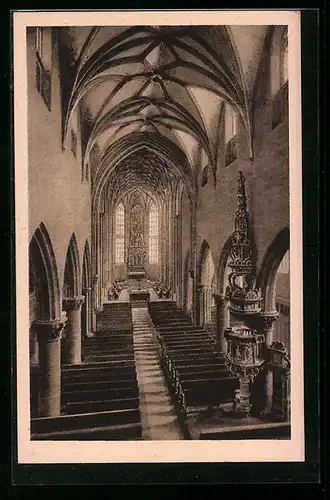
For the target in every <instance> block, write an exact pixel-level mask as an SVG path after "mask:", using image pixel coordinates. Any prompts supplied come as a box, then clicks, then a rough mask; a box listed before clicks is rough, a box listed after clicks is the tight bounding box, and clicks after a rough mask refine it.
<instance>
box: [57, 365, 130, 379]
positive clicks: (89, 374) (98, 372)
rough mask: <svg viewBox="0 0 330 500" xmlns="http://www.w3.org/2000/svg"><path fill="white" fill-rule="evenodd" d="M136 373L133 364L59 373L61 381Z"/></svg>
mask: <svg viewBox="0 0 330 500" xmlns="http://www.w3.org/2000/svg"><path fill="white" fill-rule="evenodd" d="M135 373H136V369H135V366H129V367H118V368H115V369H112V368H100V369H97V368H93V369H89V370H88V369H87V370H76V371H75V370H72V371H70V372H68V371H66V372H62V375H61V380H62V381H63V382H65V381H67V382H69V381H73V380H84V379H89V380H93V379H94V378H97V379H100V380H101V379H104V380H106V379H109V380H112V379H113V377H114V378H117V377H118V376H121V377H125V378H127V377H134V376H135Z"/></svg>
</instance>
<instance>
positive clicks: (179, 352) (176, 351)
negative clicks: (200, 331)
mask: <svg viewBox="0 0 330 500" xmlns="http://www.w3.org/2000/svg"><path fill="white" fill-rule="evenodd" d="M166 351H167V352H168V353H169V354H170V355H171V357H172V356H173V357H174V358H177V357H180V356H181V357H182V356H185V355H186V354H190V355H194V354H202V353H210V354H212V352H213V347H212V346H205V347H203V346H202V345H200V346H199V347H189V346H187V347H180V348H178V347H177V348H175V347H173V348H171V347H168V348H166Z"/></svg>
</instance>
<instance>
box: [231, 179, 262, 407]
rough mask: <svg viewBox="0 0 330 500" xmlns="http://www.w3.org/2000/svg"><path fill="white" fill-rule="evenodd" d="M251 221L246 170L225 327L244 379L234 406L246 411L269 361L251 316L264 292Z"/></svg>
mask: <svg viewBox="0 0 330 500" xmlns="http://www.w3.org/2000/svg"><path fill="white" fill-rule="evenodd" d="M248 221H249V213H248V211H247V206H246V195H245V179H244V177H243V174H242V172H239V178H238V190H237V209H236V217H235V229H234V232H233V234H232V237H231V248H230V259H229V264H228V265H229V267H230V269H231V273H230V274H229V277H228V281H229V284H228V286H227V289H226V299H227V301H228V304H229V310H230V313H231V326H230V327H229V328H226V330H225V337H226V340H227V354H226V358H225V362H226V365H227V366H228V368H229V370H230V371H231V372H232V373H233V374H235V375H236V376H237V377H238V379H239V382H240V389H239V391H237V393H236V400H235V403H234V406H235V408H234V409H235V411H237V412H238V413H240V414H242V415H248V414H249V413H250V410H251V403H250V383H251V382H252V381H253V380H254V378H255V377H256V376H257V375H258V373H259V371H260V368H261V367H262V366H263V364H264V363H265V359H264V350H263V345H264V340H265V338H264V335H263V334H262V333H260V331H258V330H257V329H256V328H254V327H253V326H251V325H253V323H255V322H251V318H255V317H256V316H258V314H259V313H260V310H261V300H262V295H261V292H260V290H258V289H256V288H255V276H254V274H253V266H252V244H251V240H250V234H249V233H250V231H249V222H248Z"/></svg>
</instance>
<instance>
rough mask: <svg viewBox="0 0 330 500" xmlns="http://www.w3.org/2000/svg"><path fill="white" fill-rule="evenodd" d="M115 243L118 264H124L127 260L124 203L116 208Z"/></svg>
mask: <svg viewBox="0 0 330 500" xmlns="http://www.w3.org/2000/svg"><path fill="white" fill-rule="evenodd" d="M115 245H116V246H115V261H116V264H123V263H124V262H125V209H124V206H123V204H122V203H120V204H119V205H118V207H117V209H116V218H115Z"/></svg>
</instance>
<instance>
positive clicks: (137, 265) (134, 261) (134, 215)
mask: <svg viewBox="0 0 330 500" xmlns="http://www.w3.org/2000/svg"><path fill="white" fill-rule="evenodd" d="M144 226H145V220H144V212H143V210H142V207H141V205H139V204H138V203H136V204H135V205H133V207H132V209H131V227H130V238H129V246H128V252H127V277H128V278H129V279H134V280H138V281H139V280H141V279H144V278H145V277H146V272H145V265H146V263H147V246H146V244H145V240H144Z"/></svg>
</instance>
